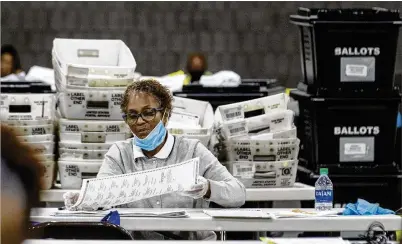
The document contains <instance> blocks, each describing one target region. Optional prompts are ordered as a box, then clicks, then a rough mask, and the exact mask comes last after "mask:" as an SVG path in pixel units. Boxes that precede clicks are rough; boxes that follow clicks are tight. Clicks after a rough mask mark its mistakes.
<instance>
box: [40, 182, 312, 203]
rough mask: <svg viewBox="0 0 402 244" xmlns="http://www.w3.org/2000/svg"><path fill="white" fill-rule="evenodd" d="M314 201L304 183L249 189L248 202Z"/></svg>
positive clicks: (51, 194) (55, 193)
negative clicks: (284, 186) (285, 186)
mask: <svg viewBox="0 0 402 244" xmlns="http://www.w3.org/2000/svg"><path fill="white" fill-rule="evenodd" d="M68 191H71V192H79V190H68V189H51V190H44V191H41V193H40V200H41V201H42V202H63V194H64V193H65V192H68ZM304 200H314V187H312V186H308V185H305V184H302V183H295V184H294V186H293V187H288V188H248V189H246V201H247V202H256V201H304Z"/></svg>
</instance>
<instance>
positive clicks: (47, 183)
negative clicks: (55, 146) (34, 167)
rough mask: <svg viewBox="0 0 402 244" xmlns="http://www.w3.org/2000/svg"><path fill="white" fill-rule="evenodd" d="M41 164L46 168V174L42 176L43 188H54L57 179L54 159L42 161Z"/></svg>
mask: <svg viewBox="0 0 402 244" xmlns="http://www.w3.org/2000/svg"><path fill="white" fill-rule="evenodd" d="M41 164H42V165H43V167H44V168H45V171H44V174H43V175H42V176H41V178H42V185H41V190H49V189H50V188H52V186H53V182H54V179H55V167H56V163H55V162H54V161H42V162H41Z"/></svg>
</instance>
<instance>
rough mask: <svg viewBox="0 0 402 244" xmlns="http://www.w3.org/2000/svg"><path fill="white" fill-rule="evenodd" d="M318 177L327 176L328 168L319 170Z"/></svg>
mask: <svg viewBox="0 0 402 244" xmlns="http://www.w3.org/2000/svg"><path fill="white" fill-rule="evenodd" d="M320 175H328V168H321V169H320Z"/></svg>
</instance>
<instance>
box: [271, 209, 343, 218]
mask: <svg viewBox="0 0 402 244" xmlns="http://www.w3.org/2000/svg"><path fill="white" fill-rule="evenodd" d="M339 213H340V212H339V211H336V210H331V211H315V210H302V209H293V210H290V211H279V212H275V213H274V214H275V216H276V217H277V218H309V217H337V216H339V215H338V214H339Z"/></svg>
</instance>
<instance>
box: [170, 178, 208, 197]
mask: <svg viewBox="0 0 402 244" xmlns="http://www.w3.org/2000/svg"><path fill="white" fill-rule="evenodd" d="M208 192H210V191H209V181H208V180H207V179H205V178H204V177H202V176H198V177H197V183H196V184H194V185H192V186H191V188H190V189H189V190H186V191H182V192H178V193H179V194H180V195H182V196H188V197H192V198H194V199H199V198H202V197H204V196H205V195H206V194H207V193H208Z"/></svg>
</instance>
